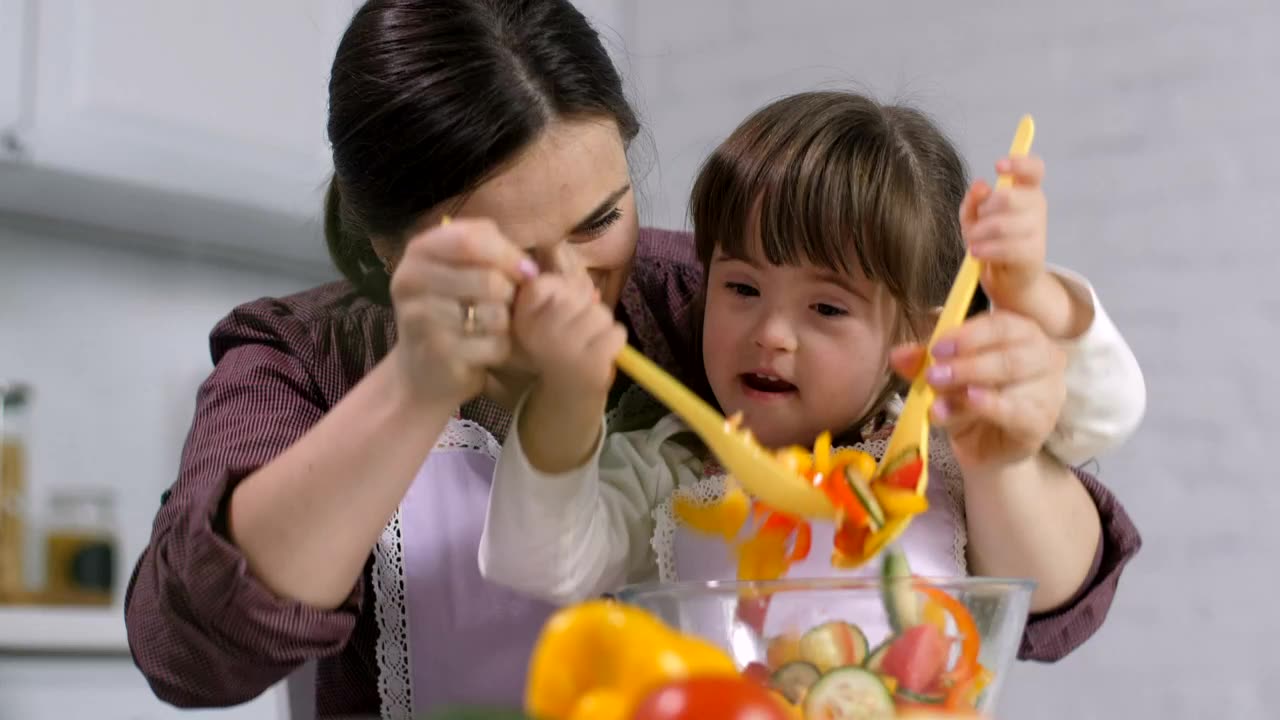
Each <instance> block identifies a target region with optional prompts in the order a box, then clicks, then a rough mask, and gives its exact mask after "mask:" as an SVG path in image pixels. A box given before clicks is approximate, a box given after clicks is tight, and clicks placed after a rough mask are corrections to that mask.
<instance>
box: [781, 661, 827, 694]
mask: <svg viewBox="0 0 1280 720" xmlns="http://www.w3.org/2000/svg"><path fill="white" fill-rule="evenodd" d="M820 677H822V673H820V672H818V668H816V667H814V666H813V664H812V663H807V662H805V661H803V660H794V661H792V662H789V663H787V664H786V665H783V666H782V667H780V668H778V669H777V671H775V672H774V673H773V677H771V678H770V679H769V684H770V685H772V686H773V688H774V689H775V690H777V691H778V692H780V693H782V696H783V697H785V698H786V699H787V702H789V703H791V704H792V705H795V704H798V703H799V702H800V701H801V700H803V699H804V696H805V694H807V693H808V692H809V688H811V687H813V684H814V683H816V682H818V678H820Z"/></svg>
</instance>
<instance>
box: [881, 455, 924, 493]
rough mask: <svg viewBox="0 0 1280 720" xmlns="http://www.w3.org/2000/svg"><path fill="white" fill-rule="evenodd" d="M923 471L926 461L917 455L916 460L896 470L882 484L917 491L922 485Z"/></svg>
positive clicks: (885, 477)
mask: <svg viewBox="0 0 1280 720" xmlns="http://www.w3.org/2000/svg"><path fill="white" fill-rule="evenodd" d="M923 470H924V460H923V459H922V458H921V457H920V456H918V455H917V456H916V457H915V458H913V459H911V460H908V461H907V462H905V463H903V464H902V465H899V466H898V467H896V468H894V469H893V470H892V471H890V472H889V474H888V475H885V476H884V477H883V478H882V479H881V480H880V482H882V483H884V484H885V485H888V486H889V487H894V488H901V489H903V490H915V489H916V488H917V487H918V486H919V485H920V473H921V471H923Z"/></svg>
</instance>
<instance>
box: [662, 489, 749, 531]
mask: <svg viewBox="0 0 1280 720" xmlns="http://www.w3.org/2000/svg"><path fill="white" fill-rule="evenodd" d="M750 508H751V499H750V498H748V497H747V494H746V493H745V492H743V491H742V489H741V488H737V487H734V488H729V490H728V491H727V492H725V494H724V497H722V498H721V499H720V500H718V501H716V502H714V503H700V502H698V501H696V500H693V499H691V498H689V497H688V496H686V495H684V494H677V495H676V496H675V497H674V498H673V499H672V501H671V510H672V512H673V513H675V516H676V517H677V518H679V519H680V521H681V522H683V523H684V524H686V525H688V526H689V527H690V528H692V529H694V530H697V531H698V532H702V533H706V534H708V535H720V536H722V537H724V539H725V540H728V541H732V540H733V539H734V538H735V537H737V536H738V533H739V532H741V530H742V526H743V525H745V524H746V522H747V514H748V513H749V512H750Z"/></svg>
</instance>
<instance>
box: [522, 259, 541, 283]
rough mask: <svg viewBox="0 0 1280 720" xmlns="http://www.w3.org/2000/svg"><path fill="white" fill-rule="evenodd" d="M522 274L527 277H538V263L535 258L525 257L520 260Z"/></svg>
mask: <svg viewBox="0 0 1280 720" xmlns="http://www.w3.org/2000/svg"><path fill="white" fill-rule="evenodd" d="M519 269H520V274H521V275H523V276H525V277H526V278H536V277H538V263H536V262H534V261H533V258H525V259H523V260H521V261H520V268H519Z"/></svg>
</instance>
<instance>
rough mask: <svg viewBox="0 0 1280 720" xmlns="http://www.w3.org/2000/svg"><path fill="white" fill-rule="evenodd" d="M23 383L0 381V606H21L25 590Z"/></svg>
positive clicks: (25, 427)
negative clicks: (6, 603)
mask: <svg viewBox="0 0 1280 720" xmlns="http://www.w3.org/2000/svg"><path fill="white" fill-rule="evenodd" d="M30 395H31V390H30V388H29V387H28V386H26V385H25V384H23V383H16V382H4V381H0V602H4V601H8V602H20V601H21V599H22V595H23V594H24V591H25V590H26V589H27V588H26V579H25V574H24V567H23V558H24V556H25V552H26V539H27V520H28V517H29V507H28V504H27V493H28V487H27V446H28V444H29V442H30V436H29V434H28V433H29V432H30V428H29V425H28V422H29V416H28V409H29V408H28V404H27V403H28V401H29V399H30Z"/></svg>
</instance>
